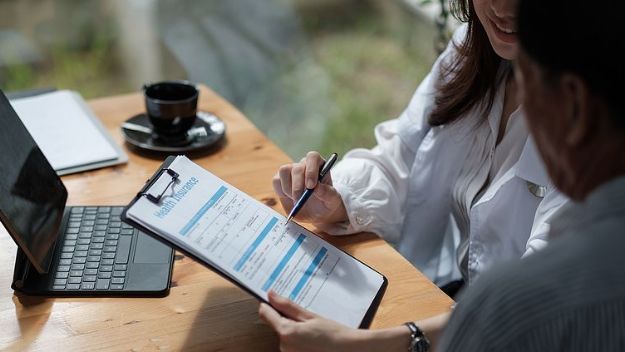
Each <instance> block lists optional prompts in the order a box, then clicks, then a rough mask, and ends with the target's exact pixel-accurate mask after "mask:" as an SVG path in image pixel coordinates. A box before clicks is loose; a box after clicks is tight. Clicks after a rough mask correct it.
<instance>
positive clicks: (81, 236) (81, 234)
mask: <svg viewBox="0 0 625 352" xmlns="http://www.w3.org/2000/svg"><path fill="white" fill-rule="evenodd" d="M91 235H92V233H91V232H81V233H79V234H78V238H91Z"/></svg>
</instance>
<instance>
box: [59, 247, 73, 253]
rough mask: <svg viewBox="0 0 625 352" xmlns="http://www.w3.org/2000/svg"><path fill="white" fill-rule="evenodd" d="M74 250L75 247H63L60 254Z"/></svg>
mask: <svg viewBox="0 0 625 352" xmlns="http://www.w3.org/2000/svg"><path fill="white" fill-rule="evenodd" d="M75 249H76V247H74V246H63V249H62V250H61V252H65V253H67V252H73V251H74V250H75Z"/></svg>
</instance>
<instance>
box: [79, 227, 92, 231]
mask: <svg viewBox="0 0 625 352" xmlns="http://www.w3.org/2000/svg"><path fill="white" fill-rule="evenodd" d="M80 232H93V226H81V227H80Z"/></svg>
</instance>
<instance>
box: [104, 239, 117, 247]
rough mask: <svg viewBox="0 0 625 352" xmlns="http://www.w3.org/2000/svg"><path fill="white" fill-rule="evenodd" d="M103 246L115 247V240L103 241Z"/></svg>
mask: <svg viewBox="0 0 625 352" xmlns="http://www.w3.org/2000/svg"><path fill="white" fill-rule="evenodd" d="M104 245H105V246H117V240H104Z"/></svg>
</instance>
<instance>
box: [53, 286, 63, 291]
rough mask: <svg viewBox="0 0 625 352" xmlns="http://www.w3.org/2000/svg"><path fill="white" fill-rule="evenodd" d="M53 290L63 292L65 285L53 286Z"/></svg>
mask: <svg viewBox="0 0 625 352" xmlns="http://www.w3.org/2000/svg"><path fill="white" fill-rule="evenodd" d="M52 289H53V290H64V289H65V285H54V286H52Z"/></svg>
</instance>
